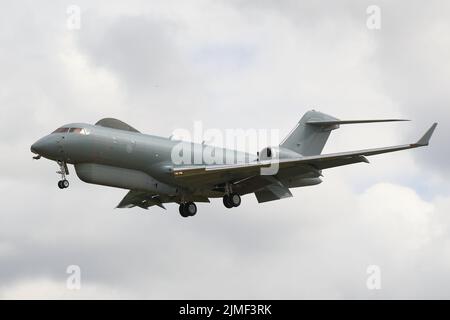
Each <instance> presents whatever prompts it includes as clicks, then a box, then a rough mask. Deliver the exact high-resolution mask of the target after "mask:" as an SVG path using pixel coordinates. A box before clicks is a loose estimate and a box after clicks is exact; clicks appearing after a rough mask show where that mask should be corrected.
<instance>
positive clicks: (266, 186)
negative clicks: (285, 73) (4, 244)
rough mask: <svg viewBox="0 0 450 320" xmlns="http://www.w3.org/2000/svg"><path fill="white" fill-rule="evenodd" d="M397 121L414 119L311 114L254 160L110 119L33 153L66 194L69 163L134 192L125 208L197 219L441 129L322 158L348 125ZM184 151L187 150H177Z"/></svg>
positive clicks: (80, 127)
mask: <svg viewBox="0 0 450 320" xmlns="http://www.w3.org/2000/svg"><path fill="white" fill-rule="evenodd" d="M392 121H407V120H401V119H383V120H339V119H337V118H334V117H332V116H329V115H326V114H324V113H321V112H317V111H314V110H311V111H308V112H307V113H306V114H305V115H304V116H303V117H302V118H301V120H300V121H299V122H298V124H297V126H296V127H295V128H294V129H293V130H292V131H291V133H290V134H289V135H288V136H287V137H286V138H285V139H284V140H283V141H282V143H281V144H280V145H279V146H275V147H267V148H264V149H263V150H262V151H261V152H259V153H257V154H256V155H251V154H249V153H243V152H238V151H235V150H230V149H223V148H216V147H211V146H207V145H204V144H196V143H192V142H183V141H175V140H172V139H170V138H164V137H157V136H152V135H146V134H142V133H140V132H139V131H137V130H136V129H134V128H133V127H131V126H129V125H128V124H126V123H124V122H122V121H120V120H116V119H112V118H106V119H102V120H100V121H98V122H97V123H96V124H95V125H91V124H85V123H72V124H67V125H64V126H62V127H60V128H58V129H56V130H55V131H54V132H53V133H51V134H49V135H47V136H45V137H43V138H42V139H40V140H38V141H37V142H36V143H34V144H33V145H32V146H31V151H32V152H33V153H34V154H36V156H35V157H34V159H39V158H41V156H42V157H45V158H47V159H49V160H53V161H56V162H57V163H58V165H59V167H60V171H58V172H57V173H58V174H60V176H61V180H60V181H59V182H58V186H59V188H60V189H65V188H68V187H69V182H68V180H67V179H66V175H68V174H69V170H68V167H67V164H73V165H74V166H75V171H76V173H77V175H78V177H79V178H80V179H81V180H82V181H84V182H87V183H92V184H98V185H103V186H110V187H116V188H123V189H127V190H129V192H128V194H127V195H126V196H125V197H124V198H123V200H122V201H121V202H120V203H119V205H118V206H117V207H118V208H131V207H135V206H138V207H141V208H144V209H148V208H149V207H151V206H155V205H156V206H159V207H161V208H164V203H171V202H175V203H178V204H179V211H180V214H181V216H183V217H189V216H194V215H195V214H196V213H197V206H196V205H195V202H209V199H210V198H218V197H222V198H223V204H224V205H225V207H227V208H233V207H238V206H239V205H240V203H241V196H242V195H245V194H250V193H254V194H255V196H256V198H257V200H258V202H266V201H273V200H279V199H283V198H286V197H291V196H292V194H291V192H290V191H289V188H296V187H304V186H312V185H317V184H319V183H321V182H322V180H321V177H322V170H324V169H329V168H334V167H338V166H344V165H348V164H353V163H358V162H366V163H368V162H369V161H368V160H367V158H366V157H367V156H373V155H377V154H381V153H387V152H393V151H400V150H405V149H412V148H417V147H423V146H427V145H428V143H429V141H430V138H431V136H432V134H433V132H434V130H435V129H436V126H437V123H434V124H433V125H432V126H431V128H430V129H428V131H427V132H426V133H425V134H424V135H423V136H422V138H420V139H419V140H418V141H417V142H415V143H410V144H405V145H399V146H393V147H385V148H377V149H365V150H359V151H350V152H340V153H331V154H321V153H322V150H323V148H324V146H325V143H326V142H327V139H328V137H329V136H330V133H331V131H332V130H335V129H338V128H339V126H340V125H345V124H353V123H370V122H392ZM180 147H181V150H182V152H181V153H178V151H176V152H175V153H174V150H178V149H177V148H180ZM206 148H209V149H208V150H209V151H210V152H212V154H215V155H220V157H216V159H217V158H221V157H222V158H221V159H225V158H226V156H227V155H229V154H232V155H234V156H235V157H234V158H233V159H236V160H235V161H234V162H233V163H228V162H226V161H223V162H220V161H218V162H215V163H210V162H207V161H205V160H204V157H203V154H204V152H205V150H206ZM174 154H175V155H180V154H183V159H188V161H184V162H181V163H179V162H178V160H177V161H174ZM192 159H202V160H201V161H200V163H196V161H192ZM197 162H198V161H197ZM272 168H275V169H276V170H273V171H271V170H269V169H272ZM264 170H268V172H269V173H267V172H265V171H264Z"/></svg>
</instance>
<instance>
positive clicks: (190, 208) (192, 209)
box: [179, 202, 197, 218]
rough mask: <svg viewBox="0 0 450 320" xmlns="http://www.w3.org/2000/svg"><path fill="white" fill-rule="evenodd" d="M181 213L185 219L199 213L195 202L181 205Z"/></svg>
mask: <svg viewBox="0 0 450 320" xmlns="http://www.w3.org/2000/svg"><path fill="white" fill-rule="evenodd" d="M179 211H180V215H181V216H182V217H183V218H187V217H192V216H195V214H196V213H197V206H196V205H195V203H193V202H186V203H181V204H180V207H179Z"/></svg>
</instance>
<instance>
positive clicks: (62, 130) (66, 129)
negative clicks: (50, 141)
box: [52, 127, 69, 133]
mask: <svg viewBox="0 0 450 320" xmlns="http://www.w3.org/2000/svg"><path fill="white" fill-rule="evenodd" d="M67 131H69V128H64V127H63V128H58V129H56V130H55V131H53V132H52V133H64V132H67Z"/></svg>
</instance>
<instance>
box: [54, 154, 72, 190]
mask: <svg viewBox="0 0 450 320" xmlns="http://www.w3.org/2000/svg"><path fill="white" fill-rule="evenodd" d="M57 163H58V166H59V171H56V173H57V174H59V175H61V180H59V181H58V187H59V188H60V189H66V188H68V187H69V181H68V180H67V179H66V175H68V174H69V168H67V163H65V162H62V161H57Z"/></svg>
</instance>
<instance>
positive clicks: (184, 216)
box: [178, 203, 189, 218]
mask: <svg viewBox="0 0 450 320" xmlns="http://www.w3.org/2000/svg"><path fill="white" fill-rule="evenodd" d="M184 205H185V204H184V203H180V207H179V208H178V210H179V211H180V215H181V216H182V217H183V218H187V217H189V215H188V214H187V212H186V210H184Z"/></svg>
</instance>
